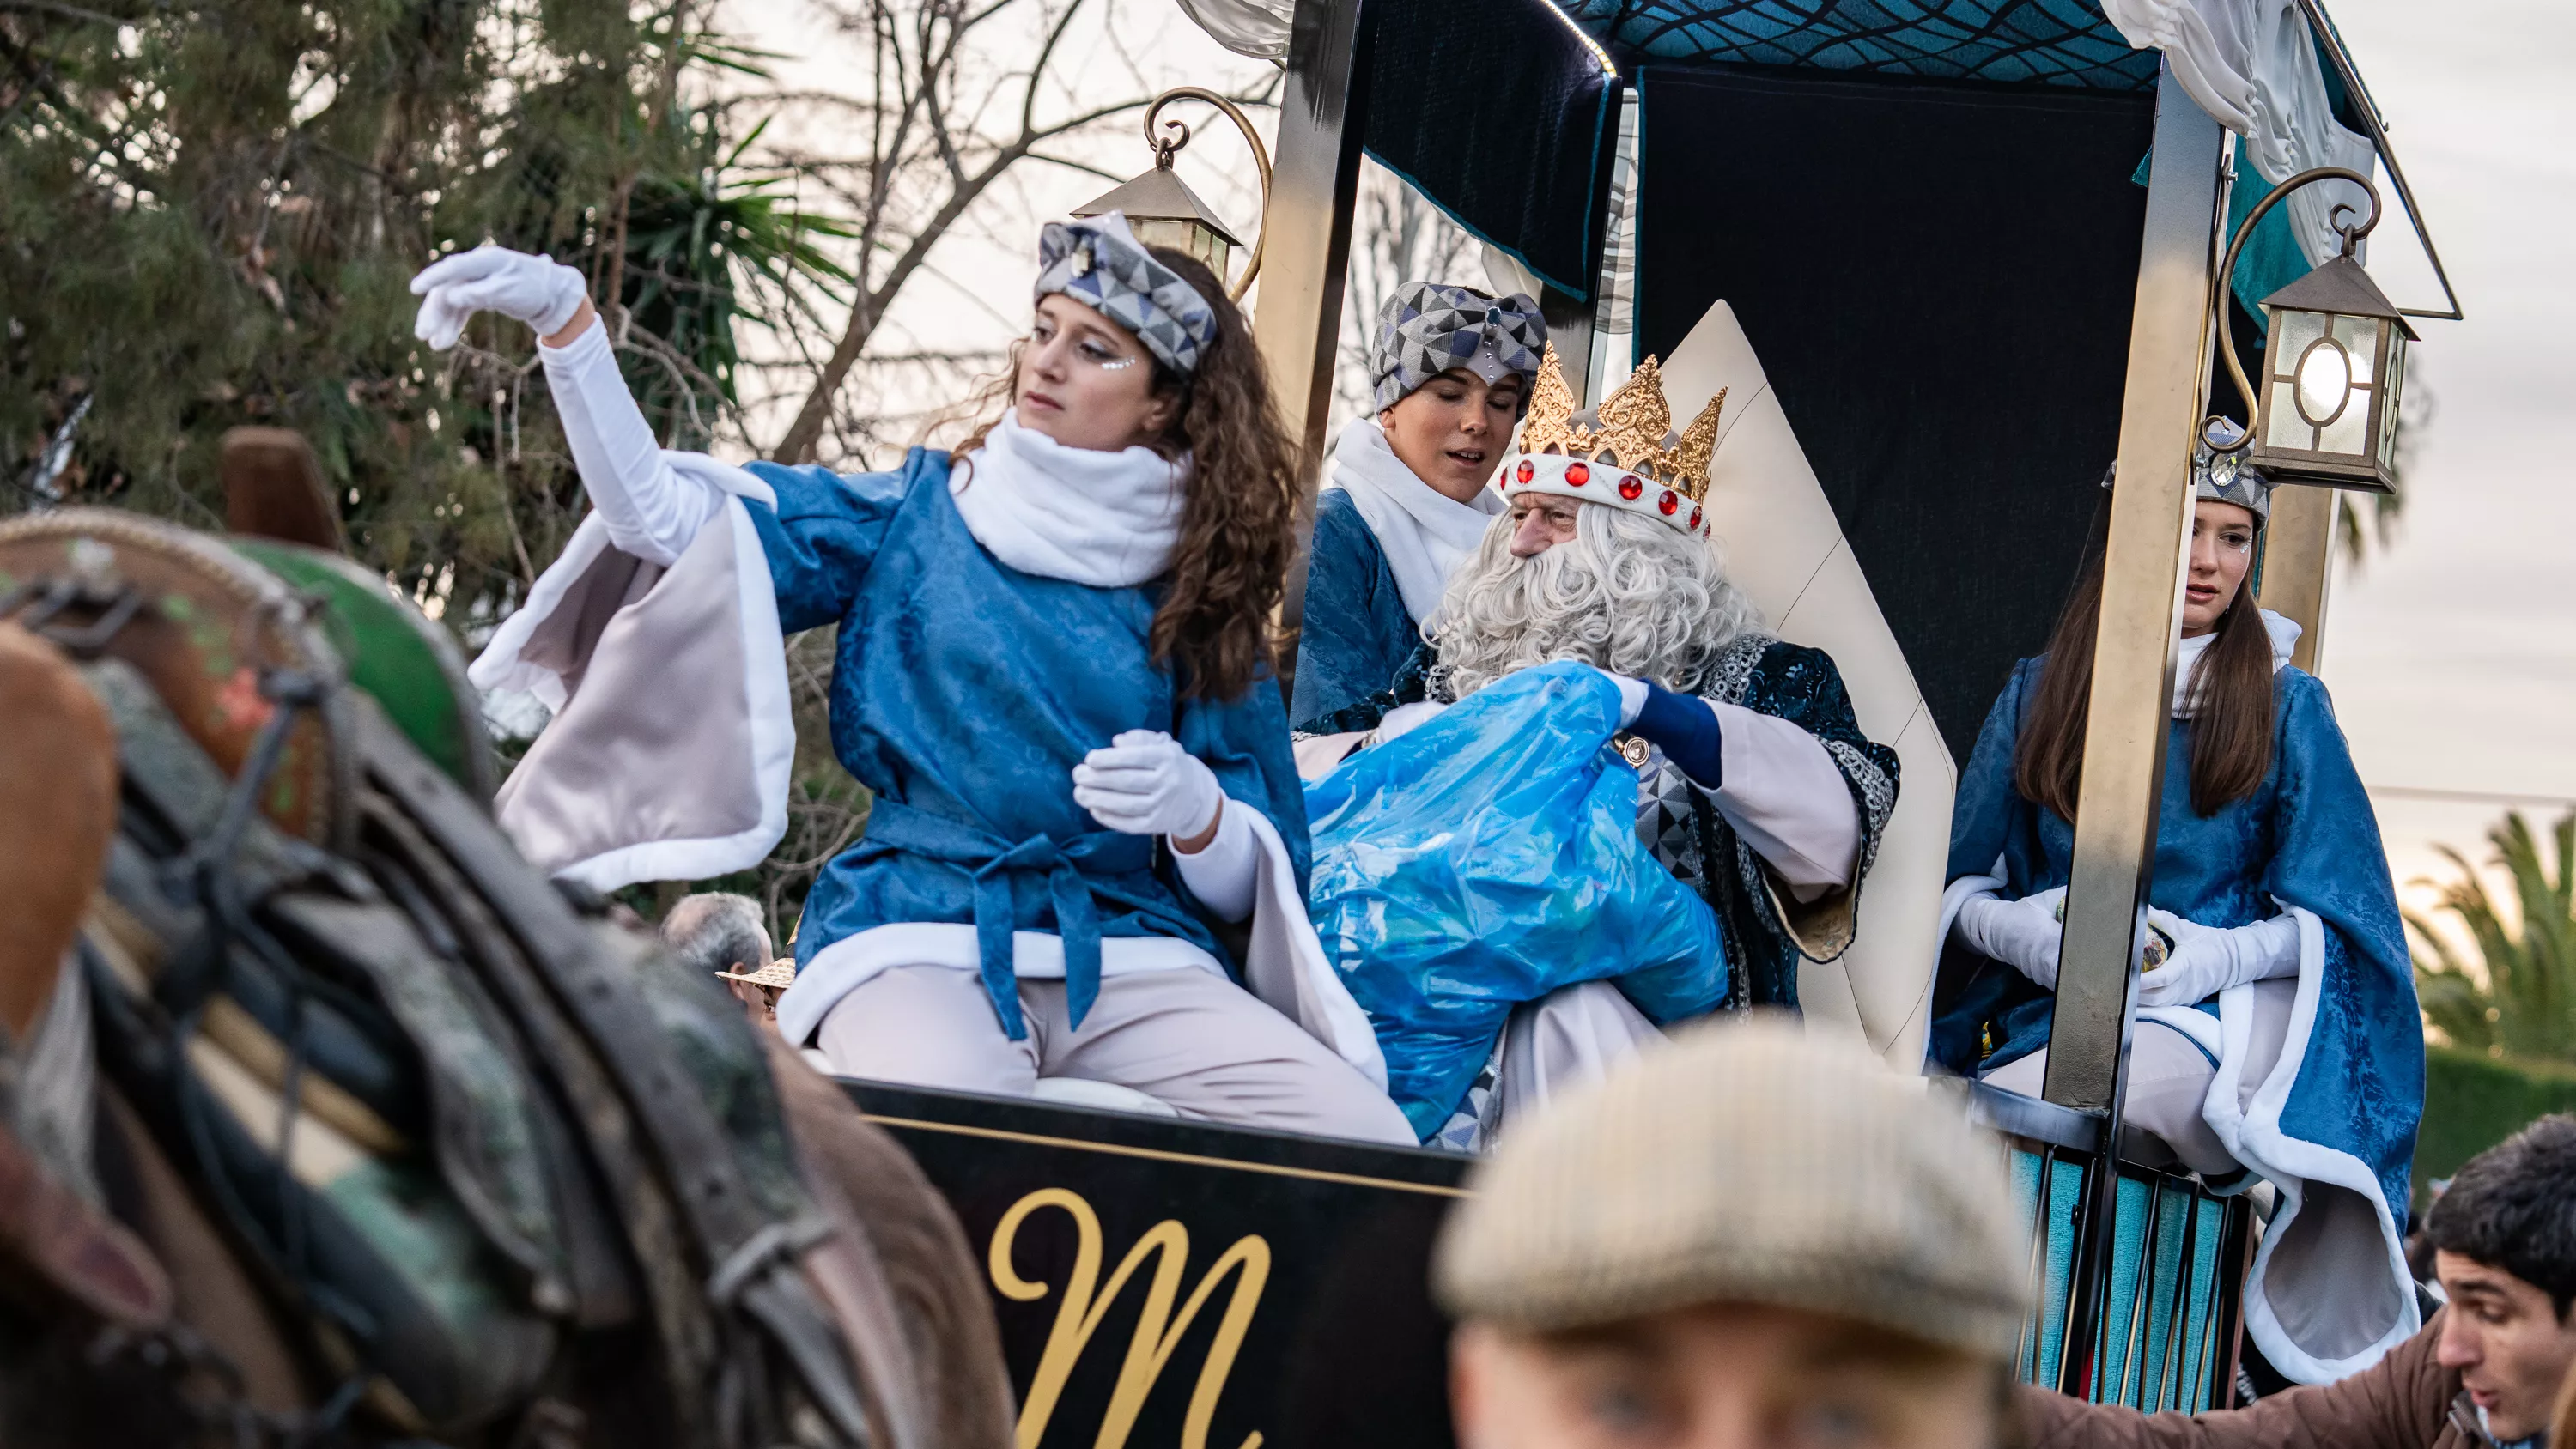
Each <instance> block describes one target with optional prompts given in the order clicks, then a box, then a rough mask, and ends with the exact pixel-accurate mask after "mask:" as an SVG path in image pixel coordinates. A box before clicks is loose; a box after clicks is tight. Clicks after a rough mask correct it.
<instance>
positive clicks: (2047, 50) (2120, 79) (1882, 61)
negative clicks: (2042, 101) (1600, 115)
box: [1564, 0, 2156, 91]
mask: <svg viewBox="0 0 2576 1449" xmlns="http://www.w3.org/2000/svg"><path fill="white" fill-rule="evenodd" d="M1564 8H1565V12H1566V13H1567V14H1568V15H1570V16H1572V17H1573V18H1574V21H1575V23H1576V24H1578V25H1581V26H1582V27H1583V28H1584V29H1585V30H1586V31H1588V32H1590V33H1591V34H1592V35H1593V36H1594V37H1596V38H1597V39H1599V40H1600V41H1601V42H1602V44H1603V45H1604V46H1605V47H1607V48H1608V49H1609V50H1610V51H1611V53H1612V54H1613V55H1616V56H1621V57H1623V58H1647V59H1654V60H1680V61H1727V62H1733V63H1735V64H1740V65H1772V66H1795V67H1800V68H1804V69H1813V70H1845V71H1864V72H1874V73H1877V74H1882V75H1905V76H1932V77H1938V78H1942V79H1946V80H1977V81H1994V82H1999V83H2003V84H2011V85H2034V84H2037V85H2061V86H2082V87H2085V88H2087V89H2091V90H2111V91H2142V90H2152V89H2153V88H2154V87H2155V83H2156V53H2155V52H2154V51H2151V50H2132V49H2130V47H2129V42H2128V41H2127V40H2126V39H2125V38H2124V37H2122V36H2121V34H2120V32H2119V31H2118V30H2117V29H2116V28H2114V27H2113V26H2112V24H2111V22H2110V20H2109V19H2108V18H2106V17H2105V16H2104V15H2103V14H2102V10H2101V7H2100V6H2099V5H2096V4H2088V3H2085V0H1565V5H1564Z"/></svg>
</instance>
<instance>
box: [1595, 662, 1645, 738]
mask: <svg viewBox="0 0 2576 1449" xmlns="http://www.w3.org/2000/svg"><path fill="white" fill-rule="evenodd" d="M1601 675H1602V677H1603V678H1605V679H1607V680H1609V681H1610V682H1611V683H1612V684H1615V685H1617V686H1619V728H1621V729H1623V730H1624V729H1626V728H1627V727H1628V726H1630V725H1632V724H1635V723H1636V722H1637V716H1638V715H1640V714H1642V713H1644V712H1645V708H1646V681H1644V680H1642V679H1630V678H1629V677H1628V676H1627V675H1624V674H1613V673H1611V672H1610V671H1609V670H1607V669H1604V670H1602V671H1601Z"/></svg>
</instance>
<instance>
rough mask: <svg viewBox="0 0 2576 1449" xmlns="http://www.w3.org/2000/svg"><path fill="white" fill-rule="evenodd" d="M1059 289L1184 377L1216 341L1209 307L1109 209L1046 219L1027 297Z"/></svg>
mask: <svg viewBox="0 0 2576 1449" xmlns="http://www.w3.org/2000/svg"><path fill="white" fill-rule="evenodd" d="M1058 292H1061V293H1063V294H1064V295H1065V296H1068V297H1071V298H1072V299H1073V300H1075V301H1077V302H1080V303H1082V304H1083V305H1084V306H1086V307H1090V308H1092V309H1093V310H1095V311H1097V312H1099V313H1100V315H1102V316H1104V317H1106V318H1108V319H1109V320H1110V321H1112V322H1115V323H1117V324H1118V325H1119V326H1121V327H1124V328H1126V329H1127V330H1128V331H1130V332H1133V333H1135V334H1136V340H1137V341H1139V342H1142V343H1144V344H1145V350H1146V351H1147V352H1150V353H1152V354H1154V357H1155V359H1156V360H1157V361H1159V362H1161V363H1162V364H1163V365H1164V366H1165V367H1168V368H1170V369H1172V370H1173V371H1174V372H1177V373H1180V374H1182V375H1183V376H1185V377H1186V376H1188V375H1189V374H1190V373H1192V372H1195V371H1197V370H1198V365H1199V354H1200V353H1201V352H1204V351H1205V350H1206V349H1207V346H1208V344H1209V343H1211V342H1214V341H1215V340H1216V309H1215V308H1214V307H1211V306H1209V305H1208V300H1207V298H1205V297H1202V296H1200V295H1199V294H1198V289H1197V288H1195V287H1192V286H1191V285H1190V284H1189V283H1187V282H1185V281H1182V280H1181V275H1180V273H1178V272H1175V271H1173V270H1172V269H1171V268H1169V267H1167V266H1164V265H1163V264H1162V263H1161V262H1158V261H1156V260H1154V258H1153V255H1152V254H1151V253H1149V252H1147V251H1146V250H1145V244H1144V243H1143V242H1140V241H1138V240H1136V234H1135V233H1134V232H1132V231H1129V230H1128V229H1127V218H1126V217H1124V216H1121V215H1120V214H1118V213H1117V212H1114V211H1110V212H1103V213H1102V214H1100V215H1098V216H1086V217H1083V218H1081V219H1080V220H1077V221H1051V222H1048V223H1047V224H1046V226H1045V227H1044V228H1043V229H1042V230H1040V231H1039V232H1038V280H1037V286H1036V287H1035V288H1034V289H1033V290H1032V292H1031V294H1030V295H1031V299H1032V300H1035V299H1036V298H1040V297H1047V296H1052V295H1054V294H1056V293H1058Z"/></svg>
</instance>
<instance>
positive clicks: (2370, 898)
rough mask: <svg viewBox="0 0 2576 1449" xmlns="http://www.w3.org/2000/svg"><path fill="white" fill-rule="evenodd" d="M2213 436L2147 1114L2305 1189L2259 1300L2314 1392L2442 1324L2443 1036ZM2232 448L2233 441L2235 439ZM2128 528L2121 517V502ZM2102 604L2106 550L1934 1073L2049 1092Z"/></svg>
mask: <svg viewBox="0 0 2576 1449" xmlns="http://www.w3.org/2000/svg"><path fill="white" fill-rule="evenodd" d="M2233 427H2234V425H2233V424H2228V423H2224V422H2221V423H2218V424H2213V425H2212V433H2211V435H2210V436H2209V437H2207V438H2205V439H2204V440H2203V443H2202V445H2201V446H2200V447H2199V448H2198V449H2197V450H2196V452H2195V454H2194V459H2193V464H2192V466H2193V470H2194V476H2195V479H2196V483H2195V492H2196V494H2197V498H2196V501H2195V503H2194V514H2193V523H2192V542H2191V560H2190V573H2189V576H2188V579H2187V580H2186V582H2187V585H2188V591H2187V593H2186V596H2185V598H2184V601H2183V611H2182V636H2183V637H2182V643H2181V652H2180V659H2179V661H2178V663H2177V666H2176V670H2175V674H2174V699H2173V710H2172V715H2173V724H2172V728H2171V729H2170V731H2169V732H2168V734H2167V737H2166V747H2165V748H2166V756H2165V772H2164V792H2165V793H2164V800H2163V804H2162V806H2161V809H2160V813H2159V816H2158V819H2157V826H2156V858H2155V881H2154V887H2153V890H2152V892H2151V893H2150V896H2149V902H2148V903H2149V905H2150V907H2151V909H2149V911H2148V912H2147V924H2148V925H2149V926H2150V927H2151V928H2153V932H2154V934H2153V935H2152V936H2151V937H2150V938H2149V942H2150V943H2149V945H2148V947H2147V959H2146V960H2145V962H2144V965H2145V968H2146V969H2145V970H2144V972H2143V974H2141V975H2140V976H2139V977H2138V984H2137V992H2138V998H2137V999H2138V1024H2137V1030H2136V1034H2135V1038H2134V1042H2133V1045H2132V1047H2131V1054H2130V1059H2129V1086H2128V1097H2127V1115H2128V1120H2129V1121H2130V1122H2133V1123H2135V1124H2137V1125H2138V1126H2140V1127H2142V1128H2145V1129H2146V1130H2148V1131H2150V1132H2152V1133H2154V1134H2156V1135H2157V1136H2158V1137H2161V1138H2162V1139H2164V1141H2165V1142H2167V1143H2168V1144H2170V1145H2171V1146H2172V1148H2173V1150H2174V1152H2175V1153H2176V1155H2178V1156H2179V1157H2180V1158H2181V1159H2182V1161H2183V1162H2184V1163H2185V1164H2187V1165H2188V1166H2189V1167H2190V1168H2191V1169H2192V1170H2193V1171H2195V1172H2197V1173H2199V1174H2200V1175H2201V1176H2202V1177H2203V1178H2205V1179H2207V1180H2209V1181H2211V1182H2213V1183H2216V1184H2219V1185H2221V1186H2227V1185H2231V1184H2238V1183H2243V1182H2244V1181H2245V1180H2246V1175H2247V1174H2248V1173H2249V1172H2251V1173H2255V1174H2259V1175H2260V1176H2262V1177H2264V1178H2266V1179H2268V1180H2270V1181H2271V1182H2272V1183H2273V1184H2274V1185H2275V1186H2276V1187H2278V1188H2279V1190H2280V1192H2281V1195H2282V1197H2281V1202H2282V1207H2281V1211H2280V1213H2279V1214H2278V1215H2277V1216H2276V1217H2275V1218H2274V1219H2273V1221H2272V1225H2271V1229H2270V1231H2269V1232H2267V1233H2266V1234H2265V1236H2264V1239H2263V1246H2262V1249H2261V1252H2260V1254H2259V1255H2258V1256H2257V1258H2256V1260H2255V1266H2254V1274H2253V1278H2252V1280H2251V1281H2250V1283H2249V1285H2248V1287H2247V1290H2246V1298H2247V1302H2246V1324H2247V1331H2248V1333H2249V1334H2250V1335H2251V1336H2252V1338H2253V1341H2254V1343H2255V1345H2256V1346H2257V1347H2258V1348H2259V1349H2260V1350H2261V1352H2262V1354H2263V1356H2264V1358H2265V1359H2266V1360H2268V1361H2269V1362H2270V1363H2271V1364H2272V1366H2273V1367H2274V1368H2276V1369H2278V1370H2279V1371H2280V1372H2281V1373H2282V1374H2283V1375H2284V1376H2286V1377H2287V1378H2289V1379H2291V1380H2292V1381H2294V1382H2299V1383H2326V1382H2329V1381H2331V1380H2334V1379H2337V1378H2340V1377H2342V1376H2344V1375H2346V1374H2349V1373H2352V1372H2354V1371H2356V1370H2358V1369H2362V1368H2366V1367H2368V1366H2369V1365H2370V1364H2372V1363H2373V1362H2376V1361H2377V1359H2378V1357H2379V1356H2380V1355H2381V1354H2383V1353H2385V1352H2387V1351H2388V1350H2389V1349H2391V1348H2393V1347H2395V1346H2396V1345H2397V1344H2399V1343H2401V1342H2403V1341H2404V1340H2405V1339H2406V1338H2407V1337H2408V1335H2410V1334H2412V1333H2414V1332H2415V1330H2416V1328H2417V1327H2418V1326H2419V1323H2420V1318H2419V1316H2418V1313H2417V1309H2416V1306H2415V1295H2414V1289H2413V1278H2412V1275H2411V1274H2410V1273H2409V1272H2408V1271H2407V1268H2406V1262H2405V1255H2404V1249H2403V1244H2402V1236H2403V1233H2402V1229H2403V1224H2404V1217H2405V1206H2406V1202H2407V1175H2408V1171H2409V1166H2410V1164H2411V1162H2412V1160H2413V1157H2414V1151H2415V1129H2416V1124H2417V1122H2418V1120H2419V1119H2420V1118H2421V1117H2422V1115H2423V1093H2424V1043H2423V1035H2424V1033H2423V1024H2422V1019H2421V1017H2420V1016H2419V1015H2418V1013H2417V1010H2416V1003H2415V979H2414V973H2413V970H2412V968H2411V966H2410V964H2409V961H2408V953H2407V947H2406V938H2405V933H2404V928H2403V926H2402V925H2401V924H2400V922H2399V920H2398V913H2397V897H2396V892H2395V889H2394V887H2393V886H2392V884H2391V883H2390V880H2389V875H2388V865H2387V857H2386V855H2385V853H2384V852H2383V851H2382V850H2381V849H2380V843H2379V828H2378V824H2377V821H2376V818H2375V817H2374V816H2373V815H2372V813H2371V808H2370V801H2369V797H2368V796H2367V795H2366V794H2365V793H2364V792H2363V789H2362V784H2361V777H2360V775H2359V774H2358V773H2357V772H2356V771H2355V770H2354V768H2353V763H2352V755H2351V752H2350V751H2349V749H2347V748H2346V746H2345V743H2344V738H2343V732H2342V731H2341V730H2340V729H2338V728H2337V727H2336V724H2335V718H2334V706H2333V703H2332V701H2331V700H2329V699H2328V698H2327V696H2326V690H2325V686H2324V685H2323V684H2320V683H2319V682H2318V681H2317V680H2316V678H2315V677H2314V676H2313V675H2310V674H2308V673H2306V672H2305V671H2303V670H2300V669H2297V668H2294V667H2292V666H2291V665H2290V663H2289V657H2290V645H2291V644H2292V643H2293V642H2294V641H2295V640H2296V639H2297V637H2298V632H2299V631H2298V626H2297V625H2296V624H2293V623H2291V622H2289V621H2288V620H2285V619H2282V618H2280V617H2279V616H2278V615H2274V614H2268V613H2265V612H2263V611H2261V610H2260V609H2258V608H2257V607H2256V604H2255V598H2254V576H2253V567H2252V566H2253V563H2254V559H2255V547H2256V544H2257V543H2258V541H2259V540H2260V538H2261V535H2262V529H2263V525H2264V520H2265V519H2266V517H2267V516H2268V515H2269V513H2270V510H2271V487H2270V484H2269V482H2268V480H2266V479H2265V478H2264V477H2263V475H2262V474H2261V473H2260V472H2259V471H2257V470H2256V469H2254V468H2251V467H2243V466H2239V465H2238V462H2237V459H2236V457H2235V456H2234V455H2232V454H2229V453H2227V452H2225V451H2223V450H2224V448H2225V447H2226V446H2227V445H2228V444H2229V443H2231V442H2232V441H2233V440H2234V438H2235V437H2236V436H2237V435H2236V434H2234V433H2233V432H2232V431H2230V430H2231V429H2233ZM2213 444H2214V445H2215V446H2212V445H2213ZM2106 511H2107V510H2106ZM2101 605H2102V574H2101V565H2100V563H2099V561H2098V555H2097V559H2096V562H2095V564H2094V565H2093V568H2092V570H2091V571H2090V572H2089V573H2088V574H2087V575H2086V576H2085V578H2084V580H2083V582H2081V583H2080V584H2078V585H2077V588H2076V592H2075V595H2074V597H2073V599H2072V600H2071V601H2070V602H2069V604H2068V606H2067V609H2066V613H2065V615H2064V617H2063V618H2062V619H2061V620H2060V621H2059V623H2058V628H2057V633H2056V635H2055V637H2054V638H2052V639H2051V640H2050V643H2049V651H2048V653H2047V654H2045V655H2043V656H2041V657H2039V658H2036V659H2025V660H2023V661H2022V662H2021V663H2020V664H2019V665H2018V666H2016V667H2015V668H2014V670H2013V674H2012V679H2011V681H2010V682H2009V683H2008V684H2007V685H2006V686H2005V688H2004V692H2003V695H2002V697H2001V698H2000V699H1998V700H1997V701H1996V702H1995V707H1994V710H1993V712H1992V713H1991V714H1989V715H1988V716H1987V719H1986V724H1985V728H1984V730H1983V732H1982V733H1980V734H1979V735H1978V737H1977V748H1976V752H1975V754H1974V755H1973V756H1971V757H1970V759H1969V761H1968V767H1967V768H1966V769H1965V770H1964V771H1962V772H1961V774H1960V778H1959V797H1958V806H1957V810H1956V812H1955V814H1954V815H1953V816H1952V823H1951V834H1950V862H1949V874H1950V878H1951V880H1950V887H1949V891H1948V893H1947V895H1946V897H1945V899H1944V909H1945V913H1946V914H1945V920H1944V926H1943V936H1944V938H1945V939H1946V940H1947V941H1948V942H1949V945H1950V949H1948V950H1947V951H1946V952H1945V953H1944V957H1943V961H1942V965H1941V970H1940V977H1939V980H1938V984H1937V986H1936V992H1935V996H1934V1001H1933V1025H1932V1043H1931V1055H1932V1058H1933V1060H1934V1061H1936V1062H1937V1063H1938V1064H1939V1065H1940V1066H1941V1067H1943V1068H1944V1069H1946V1070H1948V1071H1951V1072H1954V1073H1957V1074H1959V1075H1962V1076H1975V1077H1980V1078H1983V1079H1984V1080H1985V1081H1987V1082H1989V1083H1992V1084H1993V1085H1995V1086H1998V1087H2002V1088H2004V1089H2006V1090H2009V1091H2013V1092H2018V1093H2021V1094H2022V1095H2024V1096H2031V1097H2036V1096H2038V1095H2039V1094H2040V1084H2041V1081H2042V1078H2043V1076H2044V1074H2045V1072H2046V1070H2047V1058H2048V1051H2047V1047H2048V1031H2049V1020H2050V1013H2051V1010H2052V1007H2053V999H2052V993H2053V992H2054V990H2055V987H2056V982H2057V949H2058V936H2059V933H2060V931H2061V929H2062V927H2061V926H2060V924H2059V921H2058V915H2059V912H2060V908H2061V903H2062V901H2063V900H2064V898H2065V887H2066V883H2067V879H2068V872H2069V869H2070V864H2071V861H2072V859H2073V854H2074V842H2075V834H2074V827H2073V826H2072V825H2071V824H2070V823H2069V822H2070V821H2072V820H2073V818H2074V815H2075V789H2076V774H2077V770H2078V767H2079V766H2080V764H2081V762H2082V755H2083V740H2084V711H2085V708H2086V700H2087V697H2088V695H2089V693H2090V691H2091V687H2092V676H2093V643H2094V632H2095V628H2096V625H2097V621H2098V618H2099V615H2100V612H2101Z"/></svg>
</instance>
